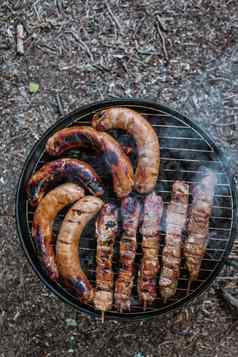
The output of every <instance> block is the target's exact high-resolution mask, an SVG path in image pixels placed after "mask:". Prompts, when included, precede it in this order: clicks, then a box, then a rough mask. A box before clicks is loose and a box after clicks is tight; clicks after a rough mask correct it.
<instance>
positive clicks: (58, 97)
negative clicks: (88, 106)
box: [56, 93, 64, 116]
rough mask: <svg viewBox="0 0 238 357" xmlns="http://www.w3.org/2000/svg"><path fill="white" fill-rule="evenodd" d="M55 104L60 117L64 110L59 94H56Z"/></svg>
mask: <svg viewBox="0 0 238 357" xmlns="http://www.w3.org/2000/svg"><path fill="white" fill-rule="evenodd" d="M56 102H57V107H58V112H59V114H60V115H62V116H63V115H64V108H63V103H62V99H61V96H60V94H59V93H57V94H56Z"/></svg>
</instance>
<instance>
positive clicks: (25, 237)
mask: <svg viewBox="0 0 238 357" xmlns="http://www.w3.org/2000/svg"><path fill="white" fill-rule="evenodd" d="M120 105H123V106H126V105H128V106H138V107H143V106H144V107H147V108H148V107H150V108H153V109H155V110H159V111H163V112H165V113H167V114H168V115H172V116H174V117H176V118H178V119H180V120H182V121H184V122H185V123H186V124H187V125H188V126H189V127H190V128H192V129H195V130H196V131H197V132H198V133H199V134H200V135H201V136H202V138H203V140H206V141H207V142H208V143H209V145H211V147H212V148H213V150H214V153H215V154H216V156H217V157H218V158H219V160H220V161H221V162H222V164H223V167H224V172H225V173H226V175H227V178H228V180H229V185H230V190H231V200H232V203H233V209H232V215H233V216H232V218H233V219H232V229H231V233H230V237H229V240H228V241H227V246H226V249H224V253H223V256H222V258H221V260H220V261H219V262H218V263H217V265H216V266H215V268H214V269H213V270H212V272H211V273H210V275H209V276H208V278H207V279H206V280H205V281H204V283H202V284H201V286H200V287H199V288H197V289H195V290H194V291H193V292H192V293H190V294H189V295H188V296H185V297H184V298H182V299H180V300H178V301H176V302H174V303H172V306H171V305H168V306H167V305H166V306H164V307H159V308H158V309H153V311H146V312H134V313H123V314H120V313H117V312H113V313H112V312H107V313H105V318H107V319H114V320H115V319H117V320H127V321H132V320H142V319H143V320H145V319H150V318H152V317H155V316H158V315H162V314H164V313H167V312H171V311H174V310H176V309H178V308H179V307H183V306H185V305H186V304H188V303H189V302H191V301H192V300H194V298H195V297H197V296H199V295H201V294H202V293H203V292H204V291H205V290H207V289H208V287H209V286H210V285H211V284H212V283H213V281H214V280H215V278H216V277H217V275H218V274H219V272H220V271H221V270H222V268H223V267H224V264H225V261H226V258H227V256H228V255H229V254H230V252H231V249H232V246H233V243H234V240H235V237H236V233H237V217H238V212H237V207H238V206H237V199H238V196H237V189H236V182H235V178H234V176H233V175H232V174H231V172H230V169H229V167H228V166H227V163H226V159H225V155H224V154H223V152H222V151H221V149H220V148H218V147H217V146H216V144H215V141H214V140H213V138H212V137H211V136H210V135H208V133H207V132H206V131H204V130H203V128H201V127H200V126H199V125H198V124H197V123H195V122H193V121H192V120H191V119H189V118H187V117H185V116H184V115H182V114H180V113H178V112H177V111H176V110H174V109H171V108H169V107H167V106H165V105H162V104H160V103H157V102H153V101H149V100H144V99H140V98H118V99H117V98H115V99H114V98H113V99H106V100H103V101H97V102H93V103H90V104H86V105H83V106H81V107H79V108H78V109H76V110H74V111H72V112H70V113H68V114H66V115H64V116H61V117H59V119H58V120H57V121H56V123H55V124H54V125H52V126H50V127H49V128H48V129H47V130H46V131H45V132H44V133H43V135H42V136H41V137H40V139H39V140H38V141H37V142H36V143H35V144H34V145H33V147H32V149H31V150H30V152H29V154H28V156H27V158H26V160H25V162H24V164H23V167H22V170H21V173H20V176H19V180H18V184H17V189H16V196H15V216H16V228H17V233H18V237H19V240H20V243H21V246H22V249H23V251H24V253H25V256H26V257H27V260H28V262H29V263H30V265H31V267H32V269H33V270H34V272H35V273H36V275H37V276H38V278H39V279H40V280H41V282H42V283H43V284H44V285H45V286H46V287H47V288H48V289H49V291H50V292H52V293H53V294H54V295H55V296H57V297H58V298H59V299H60V300H61V301H64V303H67V304H69V305H71V306H73V307H74V308H75V309H76V310H78V311H81V312H83V313H87V314H90V315H91V316H94V317H100V316H101V312H99V311H97V310H95V309H94V308H93V307H91V306H85V305H82V304H81V303H80V302H79V301H78V300H77V299H76V298H75V297H73V295H72V294H70V293H68V292H66V290H65V289H62V287H60V286H59V285H58V284H57V283H54V282H52V281H51V280H50V279H49V277H48V276H47V275H46V274H45V272H44V271H43V269H42V267H41V266H40V264H39V262H37V259H35V257H34V256H32V254H31V253H30V249H29V244H30V245H32V243H31V242H30V241H31V237H30V234H29V233H30V232H29V230H28V227H27V225H28V220H27V219H25V215H24V214H22V212H21V209H20V208H21V206H22V203H23V202H22V201H24V199H23V197H24V182H25V178H26V176H27V173H28V172H29V170H30V171H32V169H30V167H34V166H35V165H36V163H37V162H38V161H36V159H35V158H34V156H36V157H38V159H37V160H39V157H40V155H41V154H42V146H44V144H45V142H46V141H47V139H48V138H49V137H50V136H51V135H52V134H53V133H54V132H55V131H58V130H60V129H62V128H63V127H66V126H68V125H70V124H71V123H73V121H74V120H75V119H77V117H80V116H83V115H84V114H86V113H89V112H91V113H92V112H93V111H95V110H96V111H97V110H100V109H101V108H105V107H106V106H120ZM79 121H80V119H79Z"/></svg>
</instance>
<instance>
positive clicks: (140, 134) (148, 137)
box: [92, 107, 160, 193]
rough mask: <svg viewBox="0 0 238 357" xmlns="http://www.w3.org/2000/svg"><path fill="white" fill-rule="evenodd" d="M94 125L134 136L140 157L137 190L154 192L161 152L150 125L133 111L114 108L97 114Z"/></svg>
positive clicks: (136, 177) (136, 180) (97, 127)
mask: <svg viewBox="0 0 238 357" xmlns="http://www.w3.org/2000/svg"><path fill="white" fill-rule="evenodd" d="M92 125H93V127H94V128H95V129H97V130H102V131H103V130H109V129H112V128H118V129H123V130H126V131H127V132H128V133H129V134H131V135H132V136H133V138H134V139H135V141H136V145H137V155H138V163H137V168H136V173H135V189H136V190H137V191H138V192H140V193H148V192H150V191H152V190H153V188H154V186H155V184H156V182H157V178H158V174H159V166H160V150H159V139H158V136H157V134H156V132H155V131H154V129H153V128H152V126H151V125H150V123H149V122H148V121H147V120H146V119H145V118H144V117H143V116H142V115H141V114H139V113H137V112H135V111H134V110H132V109H129V108H120V107H113V108H109V109H105V110H102V111H101V112H99V113H96V114H95V115H94V117H93V121H92Z"/></svg>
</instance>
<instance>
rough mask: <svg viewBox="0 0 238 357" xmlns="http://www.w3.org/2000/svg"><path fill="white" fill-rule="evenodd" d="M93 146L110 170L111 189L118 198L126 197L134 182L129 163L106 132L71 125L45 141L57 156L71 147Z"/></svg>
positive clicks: (52, 153)
mask: <svg viewBox="0 0 238 357" xmlns="http://www.w3.org/2000/svg"><path fill="white" fill-rule="evenodd" d="M85 146H93V147H95V148H96V149H98V150H99V151H101V152H102V153H103V155H104V159H105V162H106V164H107V166H108V167H109V169H110V170H111V172H112V177H113V189H114V191H115V192H116V194H117V196H118V197H119V198H122V197H126V196H128V194H129V193H130V192H131V190H132V188H133V184H134V177H133V169H132V166H131V163H130V161H129V159H128V157H127V156H126V154H125V153H124V152H123V150H122V148H121V147H120V145H119V144H118V142H117V141H116V140H115V139H114V138H112V137H111V136H110V135H108V134H107V133H101V132H98V131H96V130H94V129H93V128H91V127H89V126H73V127H70V128H66V129H62V130H60V131H58V132H56V133H55V134H54V135H53V136H52V137H51V138H50V139H49V140H48V142H47V145H46V150H47V152H48V153H49V154H50V155H53V156H59V155H61V154H63V153H64V152H65V151H67V150H69V149H72V148H80V147H85Z"/></svg>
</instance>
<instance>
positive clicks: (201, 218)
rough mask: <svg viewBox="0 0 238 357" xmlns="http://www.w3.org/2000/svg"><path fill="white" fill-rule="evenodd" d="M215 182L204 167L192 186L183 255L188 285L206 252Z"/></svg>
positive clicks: (196, 272)
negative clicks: (198, 178) (199, 177)
mask: <svg viewBox="0 0 238 357" xmlns="http://www.w3.org/2000/svg"><path fill="white" fill-rule="evenodd" d="M216 184H217V177H216V174H215V172H213V171H211V170H209V169H206V170H205V172H204V176H203V178H202V179H201V181H200V182H199V183H198V184H197V185H195V186H194V188H193V201H192V207H191V211H190V217H189V222H188V237H187V240H186V242H185V245H184V256H185V260H186V266H187V269H188V271H189V285H188V290H189V288H190V284H191V282H192V281H194V280H196V279H197V278H198V275H199V271H200V266H201V262H202V258H203V256H204V254H205V252H206V246H207V239H208V228H209V219H210V216H211V212H212V204H213V198H214V191H215V187H216Z"/></svg>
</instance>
